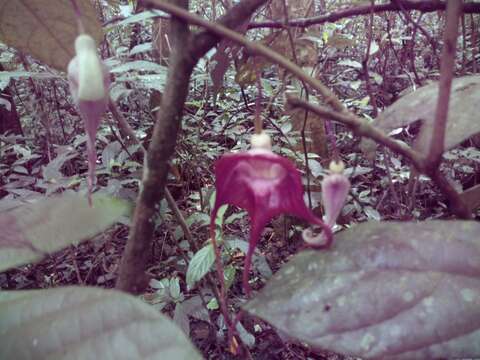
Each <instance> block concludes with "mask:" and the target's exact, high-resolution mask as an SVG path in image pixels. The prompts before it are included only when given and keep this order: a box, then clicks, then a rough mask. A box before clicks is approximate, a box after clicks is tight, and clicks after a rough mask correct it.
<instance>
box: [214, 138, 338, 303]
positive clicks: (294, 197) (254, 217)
mask: <svg viewBox="0 0 480 360" xmlns="http://www.w3.org/2000/svg"><path fill="white" fill-rule="evenodd" d="M269 142H270V141H269V138H268V136H267V135H266V134H263V133H262V134H259V135H254V137H253V138H252V149H251V150H249V151H245V152H240V153H235V154H226V155H223V156H222V157H221V158H220V159H219V160H218V161H217V163H216V166H215V175H216V183H215V186H216V189H217V193H216V194H217V195H216V200H215V205H214V208H213V211H212V217H211V225H210V228H211V232H212V234H213V236H214V234H215V218H216V215H217V212H218V209H219V208H220V207H221V206H222V205H225V204H229V205H233V206H237V207H239V208H242V209H245V210H246V211H247V212H248V215H249V217H250V221H251V229H250V240H249V247H248V251H247V254H246V257H245V265H244V271H243V287H244V290H245V292H246V293H247V294H249V293H250V287H249V285H248V275H249V270H250V265H251V260H252V255H253V252H254V250H255V247H256V246H257V244H258V241H259V240H260V237H261V235H262V230H263V229H264V228H265V226H266V225H267V224H268V222H269V221H270V220H271V219H272V218H274V217H275V216H278V215H280V214H288V215H293V216H296V217H299V218H302V219H304V220H306V221H308V222H309V223H311V224H313V225H317V226H319V227H320V228H321V229H322V238H323V239H324V242H323V243H318V242H317V243H312V244H311V245H313V246H315V247H317V248H326V247H328V246H330V244H331V242H332V232H331V229H330V227H329V226H327V225H326V224H325V223H324V222H323V221H322V220H321V219H319V218H318V217H316V216H315V215H314V214H313V212H312V211H311V210H310V209H309V208H308V207H307V206H306V205H305V202H304V200H303V187H302V182H301V177H300V173H299V171H298V170H297V169H296V168H295V166H294V165H293V164H292V162H290V161H289V160H288V159H286V158H284V157H282V156H279V155H276V154H274V153H273V152H272V151H271V150H270V146H269ZM213 241H215V239H213Z"/></svg>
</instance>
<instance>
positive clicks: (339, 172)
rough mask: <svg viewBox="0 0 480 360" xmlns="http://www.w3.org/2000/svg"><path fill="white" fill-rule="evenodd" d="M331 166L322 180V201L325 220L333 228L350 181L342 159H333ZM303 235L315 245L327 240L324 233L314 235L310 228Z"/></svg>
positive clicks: (307, 241)
mask: <svg viewBox="0 0 480 360" xmlns="http://www.w3.org/2000/svg"><path fill="white" fill-rule="evenodd" d="M329 168H330V174H328V175H327V176H325V178H324V179H323V180H322V202H323V207H324V208H325V222H326V224H327V226H328V227H329V228H330V229H332V228H333V227H334V226H335V223H336V221H337V218H338V215H340V212H341V211H342V208H343V205H344V204H345V201H346V200H347V195H348V192H349V191H350V181H349V180H348V178H347V177H346V176H345V175H344V174H343V170H344V168H345V165H344V164H343V162H342V161H341V160H340V161H339V162H336V161H332V162H331V163H330V167H329ZM302 235H303V239H304V240H305V242H306V243H307V244H309V245H311V246H314V247H315V246H317V245H318V244H323V243H324V242H325V236H324V234H318V235H313V233H312V231H311V230H310V229H305V230H304V231H303V234H302Z"/></svg>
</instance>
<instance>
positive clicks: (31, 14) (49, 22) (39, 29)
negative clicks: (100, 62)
mask: <svg viewBox="0 0 480 360" xmlns="http://www.w3.org/2000/svg"><path fill="white" fill-rule="evenodd" d="M77 4H78V6H79V8H80V11H81V13H82V21H83V23H84V25H85V29H86V32H87V33H88V34H90V35H91V36H92V37H93V38H94V39H95V40H96V41H97V43H99V42H100V41H101V40H102V28H101V25H100V23H99V22H98V20H97V18H96V12H95V8H94V6H93V5H92V3H91V2H90V1H77ZM77 34H78V29H77V21H76V18H75V14H74V11H73V8H72V4H71V2H70V0H15V1H12V0H0V40H1V41H3V42H5V43H6V44H7V45H9V46H12V47H14V48H16V49H18V50H20V51H22V52H24V53H27V54H31V55H32V56H34V57H35V58H37V59H38V60H40V61H42V62H44V63H45V64H47V65H50V66H52V67H54V68H56V69H58V70H62V71H65V70H66V67H67V64H68V62H69V61H70V59H71V58H72V57H73V56H74V49H73V44H74V41H75V38H76V37H77Z"/></svg>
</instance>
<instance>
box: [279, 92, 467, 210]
mask: <svg viewBox="0 0 480 360" xmlns="http://www.w3.org/2000/svg"><path fill="white" fill-rule="evenodd" d="M287 101H288V103H289V104H290V105H292V106H295V107H301V108H303V109H307V110H310V111H312V112H314V113H316V114H317V115H319V116H321V117H323V118H324V119H330V120H335V121H338V122H340V123H342V124H344V125H347V126H348V127H349V128H350V129H352V131H353V132H354V133H355V134H357V135H359V136H365V137H367V138H370V139H372V140H375V141H376V142H377V143H379V144H382V145H384V146H386V147H388V148H390V149H391V150H393V151H394V152H396V153H398V154H400V155H403V156H404V157H405V158H407V159H409V160H410V161H411V162H412V164H413V165H414V166H415V168H416V169H417V170H418V171H419V172H421V173H423V174H426V175H428V176H429V177H430V178H431V179H432V181H433V182H434V183H435V185H436V186H437V187H438V188H439V189H440V191H441V192H442V194H443V195H445V196H446V197H447V199H448V201H449V202H450V206H451V208H452V212H453V213H454V214H455V215H457V216H458V217H460V218H462V219H470V218H471V216H472V214H471V211H470V210H469V208H468V206H467V205H466V204H465V202H464V201H463V200H462V198H461V196H460V194H458V193H457V191H456V190H455V188H454V187H453V186H452V184H450V182H449V181H448V180H447V179H446V178H445V176H444V175H443V174H442V173H441V172H440V171H439V169H438V167H436V168H432V167H431V166H430V164H429V162H428V161H426V160H425V158H424V157H423V155H422V154H421V153H419V152H417V151H415V150H413V149H412V148H411V147H409V146H408V145H406V144H405V143H402V142H400V141H397V140H395V139H392V138H391V137H389V136H388V135H386V134H385V133H384V132H383V131H382V130H380V129H378V128H376V127H375V126H373V125H371V124H370V123H368V122H366V121H365V120H363V119H361V118H359V117H358V116H356V115H354V114H352V113H338V112H336V111H332V110H330V109H327V108H325V107H323V106H318V105H314V104H311V103H309V102H306V101H304V100H302V99H299V98H297V97H292V96H287Z"/></svg>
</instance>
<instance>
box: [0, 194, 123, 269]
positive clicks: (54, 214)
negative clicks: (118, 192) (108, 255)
mask: <svg viewBox="0 0 480 360" xmlns="http://www.w3.org/2000/svg"><path fill="white" fill-rule="evenodd" d="M127 210H128V206H127V204H126V203H125V202H123V201H120V200H117V199H114V198H110V197H107V196H103V195H97V196H94V201H93V208H91V207H89V206H88V202H87V199H86V198H85V197H84V196H81V195H77V194H75V195H62V196H58V197H54V198H47V199H44V200H40V201H39V202H37V203H34V204H32V205H26V206H21V207H18V208H16V209H14V210H12V211H9V212H1V213H0V229H1V231H0V271H3V270H6V269H8V268H11V267H14V266H18V265H21V264H25V263H29V262H33V261H38V260H40V259H41V258H42V257H43V256H44V255H45V254H47V253H52V252H54V251H57V250H60V249H63V248H65V247H66V246H68V245H70V244H76V243H78V242H79V241H81V240H85V239H88V238H90V237H92V236H94V235H96V234H98V233H99V232H101V231H103V230H105V229H106V228H108V227H109V226H111V225H112V224H113V223H114V222H115V221H116V220H118V219H119V218H120V217H121V216H122V215H124V214H125V213H126V211H127Z"/></svg>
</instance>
